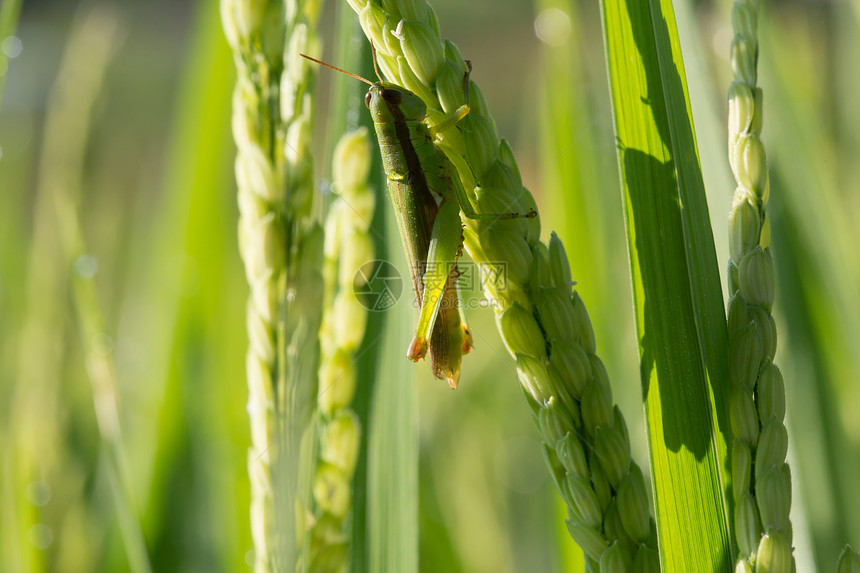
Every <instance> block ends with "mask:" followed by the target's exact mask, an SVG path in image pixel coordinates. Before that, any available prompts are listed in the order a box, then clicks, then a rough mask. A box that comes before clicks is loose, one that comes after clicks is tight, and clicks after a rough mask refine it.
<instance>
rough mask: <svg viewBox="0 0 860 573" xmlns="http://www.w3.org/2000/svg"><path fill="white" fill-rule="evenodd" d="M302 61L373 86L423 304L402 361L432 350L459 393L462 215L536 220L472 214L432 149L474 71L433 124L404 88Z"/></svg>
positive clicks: (368, 100)
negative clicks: (448, 109) (449, 109)
mask: <svg viewBox="0 0 860 573" xmlns="http://www.w3.org/2000/svg"><path fill="white" fill-rule="evenodd" d="M301 56H302V57H304V58H307V59H308V60H311V61H313V62H316V63H318V64H321V65H323V66H326V67H328V68H331V69H333V70H336V71H339V72H343V73H345V74H347V75H349V76H352V77H354V78H356V79H359V80H361V81H363V82H365V83H367V84H368V85H370V89H369V90H368V91H367V95H366V96H365V98H364V102H365V105H366V106H367V108H368V109H369V110H370V114H371V116H372V117H373V123H374V126H375V128H376V136H377V139H378V140H379V150H380V152H381V154H382V163H383V167H384V168H385V176H386V178H387V179H388V192H389V195H390V196H391V202H392V204H393V205H394V214H395V216H396V218H397V226H398V228H399V231H400V238H401V240H402V241H403V250H404V251H405V253H406V258H407V261H408V263H409V267H410V271H411V275H412V286H413V288H414V289H415V297H416V300H417V301H418V304H419V306H420V315H419V318H418V327H417V328H416V330H415V336H414V337H413V338H412V341H411V342H410V343H409V349H408V350H407V353H406V357H407V358H409V360H412V361H413V362H417V361H418V360H420V359H422V358H424V356H426V355H427V354H428V352H429V355H430V363H431V366H432V369H433V375H434V376H435V377H436V378H439V379H441V380H447V381H448V384H449V385H450V386H451V388H456V387H457V383H458V381H459V379H460V362H461V359H462V356H463V355H464V354H467V353H468V352H469V351H470V350H471V349H472V335H471V333H470V331H469V327H468V325H467V324H466V317H465V315H464V313H463V308H462V305H461V304H460V303H459V298H460V295H459V292H458V288H457V277H459V275H460V272H459V270H458V268H457V259H458V258H459V257H460V256H462V254H463V223H462V221H461V219H460V213H462V214H463V215H464V216H465V217H467V218H469V219H476V220H502V219H514V218H517V217H534V216H535V215H537V213H536V212H535V211H530V212H529V213H526V214H524V215H520V214H518V213H502V214H493V213H477V212H476V211H475V208H474V207H473V206H472V202H471V200H470V199H469V196H468V195H467V194H466V191H465V189H463V185H462V183H461V182H460V178H459V176H458V175H457V173H456V172H455V171H454V167H453V166H452V165H451V162H450V160H449V159H448V158H447V156H446V155H445V153H444V152H443V151H442V150H441V149H440V148H439V147H438V146H437V145H435V144H434V141H433V140H434V136H435V135H436V134H437V133H440V132H442V131H445V130H446V129H450V128H452V127H454V126H455V125H456V124H457V123H458V122H459V121H460V120H461V119H463V118H464V117H465V116H466V115H467V114H468V113H469V90H468V86H469V71H470V70H471V66H470V65H469V68H468V70H467V72H466V73H465V74H464V77H463V90H464V93H465V96H466V103H465V104H464V105H462V106H460V108H459V109H457V110H456V111H455V112H454V113H453V114H451V115H450V116H449V117H447V118H445V119H444V120H442V121H440V122H439V123H437V124H435V125H430V124H429V122H425V120H426V119H427V106H426V105H425V103H424V101H423V100H422V99H421V98H420V97H419V96H417V95H415V94H414V93H412V92H411V91H409V90H407V89H406V88H404V87H401V86H398V85H397V84H393V83H390V82H385V81H382V78H379V81H378V82H371V81H369V80H367V79H365V78H362V77H360V76H357V75H355V74H351V73H349V72H347V71H345V70H342V69H340V68H336V67H334V66H331V65H329V64H326V63H325V62H321V61H319V60H316V59H314V58H311V57H309V56H306V55H304V54H301ZM375 63H376V62H375V58H374V65H375ZM467 64H468V62H467ZM377 76H379V72H378V71H377Z"/></svg>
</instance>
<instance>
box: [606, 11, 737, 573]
mask: <svg viewBox="0 0 860 573" xmlns="http://www.w3.org/2000/svg"><path fill="white" fill-rule="evenodd" d="M603 17H604V38H605V42H606V53H607V66H608V70H609V78H610V87H611V91H612V101H613V112H614V119H615V129H616V136H617V145H618V148H619V152H618V153H619V168H620V171H621V177H622V186H623V201H624V208H625V216H626V223H627V233H628V245H629V249H630V258H631V271H632V280H633V291H634V300H635V306H636V316H637V333H638V337H639V347H640V354H641V361H642V363H641V369H642V383H643V391H644V393H645V396H646V409H647V415H648V440H649V447H650V453H651V476H652V483H653V485H654V497H655V504H656V519H657V531H658V538H659V544H660V554H661V561H662V564H663V565H662V566H663V570H664V571H680V570H686V571H691V570H700V571H730V570H731V562H732V550H731V547H730V540H729V535H728V526H727V523H728V517H727V510H726V508H725V506H724V503H723V493H722V484H723V483H725V485H726V486H728V479H727V478H728V476H722V477H723V479H722V480H721V475H720V472H721V471H722V470H721V465H720V462H721V460H723V459H725V453H726V438H725V434H721V433H716V434H712V427H713V419H714V412H712V404H715V405H716V406H715V409H714V411H715V412H717V413H719V415H717V416H716V417H717V419H718V420H719V421H720V427H721V428H725V429H727V428H728V424H727V420H728V418H727V416H725V415H724V414H725V413H726V412H727V408H726V406H727V401H728V400H727V393H726V383H727V375H726V374H727V363H726V356H727V342H726V330H725V315H724V311H723V303H722V297H721V295H720V286H719V285H720V282H719V272H718V268H719V267H718V264H717V260H716V254H715V251H714V245H713V237H712V236H711V231H710V220H709V216H708V210H707V203H706V201H705V196H704V185H703V183H702V175H701V169H700V167H699V160H698V153H697V149H696V145H695V134H694V131H693V123H692V115H691V113H690V108H689V103H688V97H687V90H686V85H685V83H686V80H685V77H684V71H683V63H682V61H681V56H680V45H679V42H678V35H677V31H676V27H675V20H674V13H673V9H672V5H671V2H670V1H664V2H662V3H661V2H659V1H658V0H652V1H651V2H650V3H646V2H641V1H640V0H627V1H626V2H625V1H624V0H605V1H604V2H603ZM709 380H711V381H712V382H713V383H714V387H715V388H716V390H715V391H714V393H713V394H711V390H710V386H709ZM724 431H725V430H724Z"/></svg>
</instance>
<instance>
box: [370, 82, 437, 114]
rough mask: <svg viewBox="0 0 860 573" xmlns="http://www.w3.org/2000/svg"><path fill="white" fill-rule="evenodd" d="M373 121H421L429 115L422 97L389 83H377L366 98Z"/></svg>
mask: <svg viewBox="0 0 860 573" xmlns="http://www.w3.org/2000/svg"><path fill="white" fill-rule="evenodd" d="M364 104H365V105H366V106H367V109H369V110H370V115H371V116H373V121H374V122H376V123H388V122H390V121H403V120H406V121H421V120H422V119H424V116H425V115H427V106H426V105H425V104H424V102H423V101H422V100H421V98H420V97H418V96H417V95H415V94H414V93H412V92H411V91H409V90H408V89H406V88H403V87H400V86H398V85H397V84H392V83H388V82H377V83H375V84H373V85H371V86H370V89H369V90H367V95H366V96H365V97H364Z"/></svg>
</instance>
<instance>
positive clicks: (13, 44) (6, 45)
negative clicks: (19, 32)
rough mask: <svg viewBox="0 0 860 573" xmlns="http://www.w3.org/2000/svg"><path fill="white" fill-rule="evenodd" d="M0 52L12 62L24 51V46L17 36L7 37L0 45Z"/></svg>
mask: <svg viewBox="0 0 860 573" xmlns="http://www.w3.org/2000/svg"><path fill="white" fill-rule="evenodd" d="M0 50H2V51H3V55H4V56H6V57H7V58H9V59H10V60H14V59H15V58H17V57H18V56H20V55H21V52H22V51H23V50H24V44H23V43H21V38H19V37H18V36H9V37H7V38H6V39H5V40H3V43H2V44H0Z"/></svg>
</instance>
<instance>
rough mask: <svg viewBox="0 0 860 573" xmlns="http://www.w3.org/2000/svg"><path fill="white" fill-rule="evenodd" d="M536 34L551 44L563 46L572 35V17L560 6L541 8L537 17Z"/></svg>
mask: <svg viewBox="0 0 860 573" xmlns="http://www.w3.org/2000/svg"><path fill="white" fill-rule="evenodd" d="M535 35H537V37H538V38H539V39H540V40H541V41H542V42H544V43H545V44H549V45H550V46H561V45H562V44H564V43H565V42H566V41H567V39H568V38H569V37H570V17H568V15H567V13H566V12H564V11H562V10H559V9H558V8H547V9H546V10H541V11H540V13H539V14H538V15H537V17H536V18H535Z"/></svg>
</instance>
